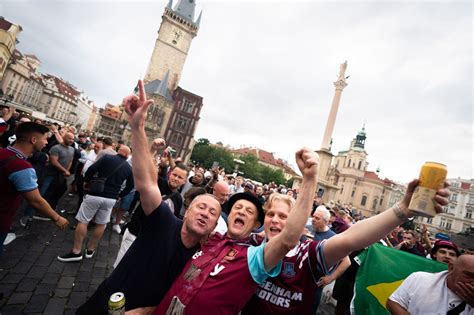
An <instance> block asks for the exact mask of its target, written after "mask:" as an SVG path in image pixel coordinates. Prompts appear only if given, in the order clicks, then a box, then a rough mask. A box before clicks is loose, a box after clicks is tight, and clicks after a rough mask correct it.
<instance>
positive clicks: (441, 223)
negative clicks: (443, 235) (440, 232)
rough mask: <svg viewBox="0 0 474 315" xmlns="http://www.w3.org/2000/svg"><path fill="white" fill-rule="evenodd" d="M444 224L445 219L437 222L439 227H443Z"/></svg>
mask: <svg viewBox="0 0 474 315" xmlns="http://www.w3.org/2000/svg"><path fill="white" fill-rule="evenodd" d="M445 226H446V219H441V222H439V227H441V228H443V229H444V227H445Z"/></svg>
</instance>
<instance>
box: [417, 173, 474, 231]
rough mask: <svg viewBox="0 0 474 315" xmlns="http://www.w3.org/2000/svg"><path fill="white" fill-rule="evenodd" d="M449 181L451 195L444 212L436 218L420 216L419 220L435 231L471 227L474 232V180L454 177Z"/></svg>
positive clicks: (466, 229)
mask: <svg viewBox="0 0 474 315" xmlns="http://www.w3.org/2000/svg"><path fill="white" fill-rule="evenodd" d="M448 182H449V183H450V184H451V186H450V187H449V190H450V192H451V195H450V197H449V204H448V205H447V206H446V207H444V208H443V213H441V214H439V215H437V216H435V217H434V218H421V217H419V218H418V221H419V222H422V223H425V224H427V225H428V226H429V227H430V229H432V230H433V231H435V232H443V233H462V232H469V231H470V230H471V229H472V231H473V232H474V180H472V179H471V180H468V179H461V178H453V179H449V180H448ZM471 237H474V236H471Z"/></svg>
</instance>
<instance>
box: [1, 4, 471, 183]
mask: <svg viewBox="0 0 474 315" xmlns="http://www.w3.org/2000/svg"><path fill="white" fill-rule="evenodd" d="M197 2H198V6H197V12H199V10H200V9H201V8H203V10H204V11H203V17H202V21H201V29H200V30H199V33H198V36H197V37H196V38H195V39H194V41H193V43H192V46H191V50H190V53H189V56H188V59H187V61H186V65H185V69H184V71H183V76H182V81H181V86H182V87H183V88H185V89H187V90H190V91H192V92H194V93H196V94H199V95H201V96H203V97H204V108H203V110H202V113H201V120H200V122H199V126H198V130H197V133H196V138H199V137H206V138H209V139H210V140H211V141H214V142H215V141H222V142H224V143H228V144H231V145H233V146H239V145H240V144H246V145H250V146H258V147H261V148H263V149H266V150H268V151H272V152H276V154H277V155H278V156H280V157H283V158H286V159H288V160H290V161H291V160H293V152H294V151H295V150H297V149H298V148H299V147H301V146H303V145H306V146H310V147H311V148H314V149H319V147H320V145H321V141H322V135H323V133H324V128H325V124H326V119H327V116H328V113H329V107H330V104H331V101H332V96H333V93H334V87H333V85H332V82H333V81H334V80H335V79H336V77H337V73H338V70H339V64H340V63H341V62H343V61H344V60H348V63H349V65H348V69H347V74H349V75H350V76H351V77H350V78H349V79H348V83H349V85H348V86H347V87H346V89H345V90H344V92H343V95H342V99H341V104H340V109H339V113H338V117H337V121H336V126H335V130H334V134H333V138H334V145H333V152H335V153H337V152H338V151H339V150H345V149H347V147H348V146H349V144H350V141H351V139H352V138H353V137H354V136H355V135H356V133H357V131H358V130H359V129H360V128H361V127H362V124H363V122H364V121H366V130H367V141H366V149H367V151H368V153H369V162H370V166H369V169H371V170H374V169H375V168H376V167H377V166H378V165H380V167H381V170H382V175H384V176H387V177H389V178H391V179H394V180H398V181H408V180H409V179H411V178H412V177H415V176H416V175H417V173H418V171H419V168H420V166H421V164H422V163H423V162H424V161H426V160H434V161H439V162H444V163H446V164H447V165H448V169H449V175H450V176H453V177H458V176H460V177H463V178H472V177H474V176H473V163H472V162H473V128H472V126H473V125H472V122H473V113H472V103H473V102H472V46H471V43H472V6H471V4H470V3H469V2H467V1H457V2H453V1H451V2H445V3H440V2H416V3H412V2H410V1H399V2H358V1H353V2H335V3H333V2H321V1H305V2H289V1H284V2H274V1H264V2H263V3H262V2H261V1H258V2H257V1H245V2H240V1H239V2H237V1H225V2H224V1H219V2H217V1H214V2H211V1H205V2H203V1H199V0H198V1H197ZM166 3H167V2H165V1H161V2H158V1H152V0H149V1H144V2H131V1H129V2H127V1H123V2H118V3H117V2H112V1H101V2H95V1H81V2H79V1H54V2H49V1H23V2H17V1H15V2H13V1H8V2H6V3H4V4H3V6H2V7H1V9H2V10H1V11H2V12H4V13H2V14H3V15H4V16H5V18H7V19H8V20H10V21H13V22H16V23H19V24H21V25H22V26H23V28H24V31H23V32H22V33H21V35H20V41H21V44H20V45H19V46H18V48H19V49H21V50H22V51H23V52H24V53H34V54H36V55H37V56H38V57H39V58H40V59H41V60H42V62H43V70H44V71H46V72H51V73H54V74H57V75H59V76H61V77H63V78H65V79H67V80H69V81H70V82H71V83H73V84H74V85H76V86H77V87H78V88H79V89H81V90H84V91H85V93H86V94H88V95H89V96H91V97H92V98H93V99H94V100H96V102H97V103H98V104H99V105H103V104H105V103H106V102H112V103H118V102H120V100H121V98H122V97H123V96H124V95H127V94H128V93H129V92H130V90H131V89H132V88H133V86H134V85H135V82H136V80H137V79H138V78H139V77H141V76H143V74H144V72H145V70H146V67H147V65H148V61H149V58H150V56H151V51H152V49H153V46H154V43H155V40H156V34H157V30H158V28H159V25H160V22H161V14H162V12H163V9H164V7H165V5H166ZM32 12H34V14H32ZM196 15H197V14H196Z"/></svg>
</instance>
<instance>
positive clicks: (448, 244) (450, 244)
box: [430, 240, 461, 259]
mask: <svg viewBox="0 0 474 315" xmlns="http://www.w3.org/2000/svg"><path fill="white" fill-rule="evenodd" d="M441 247H445V248H450V249H452V250H454V251H455V252H456V256H458V257H459V255H460V254H461V253H460V252H459V248H458V246H457V245H456V244H454V243H453V242H451V241H446V240H436V242H435V243H434V246H433V248H432V249H431V253H430V255H431V258H433V259H434V257H433V254H434V253H436V252H437V251H438V249H440V248H441Z"/></svg>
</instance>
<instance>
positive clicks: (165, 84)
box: [155, 69, 170, 97]
mask: <svg viewBox="0 0 474 315" xmlns="http://www.w3.org/2000/svg"><path fill="white" fill-rule="evenodd" d="M169 77H170V70H169V69H168V71H167V72H166V74H165V76H164V78H163V80H161V82H160V85H158V88H157V89H156V91H155V94H159V95H161V96H163V97H166V91H167V90H168V81H169Z"/></svg>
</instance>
